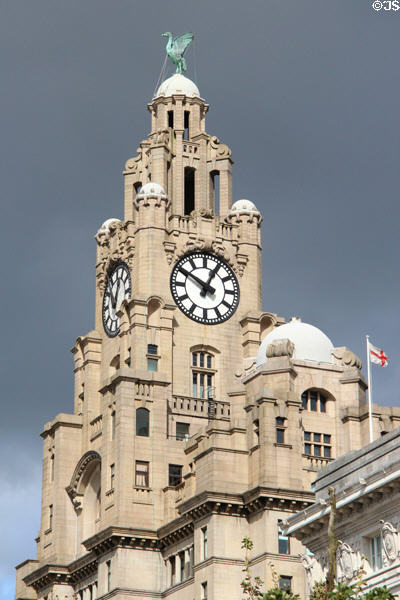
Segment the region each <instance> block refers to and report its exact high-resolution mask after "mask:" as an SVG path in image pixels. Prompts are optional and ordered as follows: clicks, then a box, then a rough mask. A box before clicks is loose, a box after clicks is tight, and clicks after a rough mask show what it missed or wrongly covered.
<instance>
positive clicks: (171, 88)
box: [155, 73, 200, 98]
mask: <svg viewBox="0 0 400 600" xmlns="http://www.w3.org/2000/svg"><path fill="white" fill-rule="evenodd" d="M173 94H183V95H184V96H190V97H193V96H197V97H198V98H200V92H199V88H198V87H197V85H196V84H195V83H193V81H191V80H190V79H188V78H187V77H185V76H184V75H181V74H180V73H175V75H172V77H168V79H166V80H165V81H163V82H162V84H161V85H160V87H159V88H158V90H157V92H156V95H155V98H158V97H159V96H172V95H173Z"/></svg>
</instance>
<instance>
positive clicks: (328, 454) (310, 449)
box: [304, 431, 332, 458]
mask: <svg viewBox="0 0 400 600" xmlns="http://www.w3.org/2000/svg"><path fill="white" fill-rule="evenodd" d="M331 440H332V436H331V435H330V434H328V433H319V432H314V433H313V432H311V431H305V432H304V441H305V444H304V454H308V455H309V456H316V457H318V458H319V457H324V458H332V445H331ZM311 441H312V442H313V443H308V442H311ZM322 444H324V445H322Z"/></svg>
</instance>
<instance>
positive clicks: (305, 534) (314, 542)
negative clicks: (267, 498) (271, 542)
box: [284, 428, 400, 597]
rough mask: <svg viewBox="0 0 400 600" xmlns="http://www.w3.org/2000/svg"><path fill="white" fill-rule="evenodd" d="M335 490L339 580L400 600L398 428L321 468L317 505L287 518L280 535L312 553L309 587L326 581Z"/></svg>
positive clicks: (308, 564) (308, 558) (306, 558)
mask: <svg viewBox="0 0 400 600" xmlns="http://www.w3.org/2000/svg"><path fill="white" fill-rule="evenodd" d="M330 487H332V488H334V489H335V491H336V507H337V509H336V510H337V512H336V519H335V537H336V538H337V540H338V549H337V567H336V569H337V579H338V581H340V582H341V583H347V584H351V583H355V582H356V580H357V577H358V574H359V573H360V571H361V570H362V571H363V580H364V583H365V591H368V590H370V589H372V588H374V587H378V586H386V587H387V588H388V589H389V590H390V591H391V592H392V594H394V595H395V596H396V597H400V514H399V506H400V428H398V429H396V430H395V431H392V432H390V433H387V434H386V435H384V436H383V437H380V438H379V439H377V440H375V441H374V442H372V443H371V444H368V445H367V446H365V447H364V448H361V449H360V450H353V451H352V452H349V453H347V454H345V455H344V456H342V457H341V458H338V459H337V460H334V461H333V462H332V463H331V464H330V465H328V466H327V467H325V468H324V469H323V470H322V471H321V472H320V473H319V474H318V477H317V479H316V481H315V483H314V486H313V488H314V491H315V494H316V502H315V503H314V504H313V505H312V506H310V507H308V508H306V509H305V510H303V511H301V512H299V513H297V514H296V515H294V516H292V517H290V518H289V519H288V521H287V522H286V524H285V527H284V530H285V533H287V535H292V536H295V537H296V538H297V539H298V540H301V542H302V543H303V544H305V545H306V546H307V548H308V549H309V550H310V551H311V553H312V555H310V554H304V555H303V557H302V561H303V564H304V566H305V570H306V576H307V577H306V579H307V587H308V590H310V589H311V588H312V587H313V585H314V583H315V582H316V581H320V580H322V579H323V578H325V576H326V573H327V568H328V556H327V542H326V540H327V537H328V532H327V529H328V521H329V515H330V511H331V503H330V498H329V488H330Z"/></svg>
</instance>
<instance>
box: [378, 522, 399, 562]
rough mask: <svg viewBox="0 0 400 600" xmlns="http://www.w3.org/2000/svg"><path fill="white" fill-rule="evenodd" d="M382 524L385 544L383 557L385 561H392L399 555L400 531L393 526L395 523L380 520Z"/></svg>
mask: <svg viewBox="0 0 400 600" xmlns="http://www.w3.org/2000/svg"><path fill="white" fill-rule="evenodd" d="M380 524H381V535H382V545H383V550H384V554H383V559H384V562H385V563H386V564H387V563H392V562H394V561H395V560H396V559H397V557H398V536H399V533H398V531H397V530H396V529H395V527H393V525H392V524H391V523H389V522H387V521H383V520H381V521H380Z"/></svg>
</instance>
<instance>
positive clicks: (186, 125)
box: [183, 110, 190, 140]
mask: <svg viewBox="0 0 400 600" xmlns="http://www.w3.org/2000/svg"><path fill="white" fill-rule="evenodd" d="M189 116H190V112H189V111H188V110H185V112H184V115H183V126H184V128H185V133H184V135H183V139H184V140H188V139H189Z"/></svg>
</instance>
